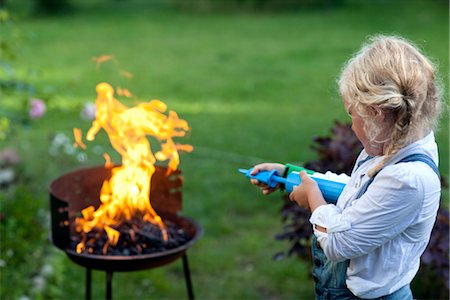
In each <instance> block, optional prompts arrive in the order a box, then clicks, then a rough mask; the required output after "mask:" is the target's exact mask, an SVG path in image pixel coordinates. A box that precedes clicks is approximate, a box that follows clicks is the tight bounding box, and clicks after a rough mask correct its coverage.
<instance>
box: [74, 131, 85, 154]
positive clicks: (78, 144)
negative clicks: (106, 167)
mask: <svg viewBox="0 0 450 300" xmlns="http://www.w3.org/2000/svg"><path fill="white" fill-rule="evenodd" d="M73 136H74V137H75V143H74V144H73V147H74V148H77V147H80V148H81V149H86V145H85V144H84V143H83V135H82V133H81V129H79V128H74V129H73Z"/></svg>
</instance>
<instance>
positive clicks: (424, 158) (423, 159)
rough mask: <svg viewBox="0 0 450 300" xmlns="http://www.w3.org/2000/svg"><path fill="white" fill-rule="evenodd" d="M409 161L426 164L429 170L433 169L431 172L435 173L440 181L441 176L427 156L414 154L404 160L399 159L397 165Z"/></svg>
mask: <svg viewBox="0 0 450 300" xmlns="http://www.w3.org/2000/svg"><path fill="white" fill-rule="evenodd" d="M411 161H420V162H423V163H426V164H427V165H428V166H429V167H430V168H431V169H433V171H434V173H436V175H437V177H439V179H441V174H440V173H439V169H438V167H437V166H436V164H435V163H434V161H433V160H432V159H431V158H430V157H429V156H428V155H425V154H422V153H414V154H411V155H408V156H406V157H405V158H403V159H401V160H400V161H398V162H397V164H398V163H402V162H411Z"/></svg>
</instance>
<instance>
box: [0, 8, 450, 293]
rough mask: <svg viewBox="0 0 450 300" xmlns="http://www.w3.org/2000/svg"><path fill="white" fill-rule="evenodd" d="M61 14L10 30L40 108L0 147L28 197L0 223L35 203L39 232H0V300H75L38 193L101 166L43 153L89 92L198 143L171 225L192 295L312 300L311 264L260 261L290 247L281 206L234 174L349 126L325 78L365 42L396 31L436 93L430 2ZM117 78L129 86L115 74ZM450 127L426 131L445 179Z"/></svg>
mask: <svg viewBox="0 0 450 300" xmlns="http://www.w3.org/2000/svg"><path fill="white" fill-rule="evenodd" d="M11 2H13V1H11ZM73 2H74V3H77V4H76V7H77V10H76V11H75V12H74V13H73V14H69V15H63V16H59V17H58V16H56V17H30V16H28V15H22V14H19V17H18V19H17V20H16V28H17V29H19V30H20V32H21V34H22V38H21V39H20V41H19V45H20V46H19V47H18V48H17V49H18V53H17V60H15V61H13V63H12V66H13V68H14V70H15V71H16V73H17V77H18V78H20V79H22V80H26V81H27V82H29V83H31V84H32V85H33V86H34V87H35V88H36V92H35V93H34V96H35V97H37V98H44V99H45V100H47V101H48V105H49V107H48V108H49V110H48V112H47V114H46V115H45V117H44V118H43V119H40V120H37V121H35V122H32V123H31V124H28V125H26V126H21V127H20V128H19V129H18V130H17V131H16V132H15V134H14V136H13V137H11V138H10V139H9V140H6V141H3V142H1V144H0V149H1V147H3V146H16V147H18V149H19V150H20V152H21V153H22V169H21V171H22V174H25V175H26V176H27V180H26V181H25V185H26V188H25V189H26V190H27V192H25V194H26V195H27V196H26V197H25V198H26V200H23V201H17V200H15V198H14V197H12V196H11V195H10V194H9V193H5V197H3V196H2V199H1V200H2V201H3V202H4V203H3V204H2V207H7V208H8V210H7V213H6V214H5V215H4V216H3V217H2V220H3V222H7V223H8V222H9V223H8V224H9V225H8V226H11V227H7V228H15V227H14V226H12V225H11V224H16V225H17V226H19V227H20V226H25V225H21V224H23V223H22V222H25V221H23V219H22V217H21V209H20V208H17V207H15V205H19V203H20V205H25V206H26V205H27V204H26V203H27V201H35V202H37V203H38V205H35V206H36V207H34V206H33V207H27V209H26V210H25V212H27V213H28V214H32V213H33V212H36V219H35V220H31V221H30V222H28V223H25V224H33V222H37V223H38V224H39V226H41V228H42V229H41V231H39V232H38V233H36V234H35V235H34V236H33V235H32V236H31V237H30V234H28V233H27V230H28V229H27V228H22V229H21V230H22V231H23V234H21V235H20V236H21V237H23V239H24V240H20V239H19V240H16V241H14V242H12V241H10V240H8V241H6V242H5V240H4V238H6V237H9V235H5V233H4V232H2V233H3V234H2V236H3V237H4V238H2V240H3V242H4V246H2V261H4V262H5V265H4V266H2V267H1V269H0V270H1V273H2V274H1V276H2V287H1V290H2V292H1V298H2V299H3V298H5V299H16V298H19V297H20V296H23V295H26V296H29V297H31V298H37V299H39V298H42V299H46V298H57V299H63V298H64V299H69V298H71V299H73V298H82V297H84V271H83V269H82V268H81V267H78V266H76V265H74V264H73V263H71V262H70V261H69V260H68V259H67V258H66V257H65V256H64V254H63V253H61V252H60V251H57V250H55V249H54V247H52V246H51V244H50V242H48V240H47V236H48V232H47V230H48V215H47V213H46V212H47V209H48V203H47V197H48V196H47V187H48V184H49V183H50V181H51V180H52V179H53V178H56V177H58V176H60V175H62V174H63V173H65V172H68V171H70V170H73V169H74V168H78V167H81V166H90V165H96V164H100V163H102V162H103V159H102V157H101V155H100V154H97V155H95V154H94V153H93V151H92V149H93V148H94V146H95V145H103V147H104V149H107V151H109V152H112V150H110V148H109V146H108V143H107V141H106V139H105V137H104V136H103V135H100V136H99V137H98V139H97V140H95V141H94V142H93V143H90V144H89V145H88V147H89V148H88V150H87V153H88V160H87V161H85V162H83V163H80V162H77V161H76V159H75V158H74V157H73V156H70V155H66V154H59V155H56V156H52V155H50V153H49V148H50V147H51V140H52V138H53V136H54V135H55V134H56V133H64V134H65V135H67V136H69V137H72V134H71V130H72V128H73V127H79V128H81V129H82V130H83V131H84V132H86V130H87V129H88V128H89V127H90V123H89V122H87V121H84V120H82V119H81V118H80V115H79V111H80V108H81V107H82V105H83V104H84V103H87V102H92V101H94V100H95V97H96V95H95V85H96V84H97V83H98V82H100V81H108V82H110V83H112V84H113V85H116V86H119V85H120V86H122V87H127V88H129V89H130V90H131V91H132V92H133V93H134V94H135V95H136V96H137V98H138V99H139V100H150V99H154V98H159V99H161V100H163V101H164V102H166V104H167V105H168V107H169V108H170V109H173V110H175V111H177V112H178V113H179V115H180V116H181V117H182V118H184V119H186V120H187V121H188V122H189V124H190V126H191V128H192V131H191V133H190V134H189V135H188V137H186V138H184V139H183V140H180V142H181V141H182V142H183V143H189V144H192V145H193V146H194V147H195V149H194V151H193V152H192V153H190V154H183V155H182V157H181V160H182V162H181V169H182V170H183V172H184V176H185V182H184V190H183V193H184V194H183V198H184V203H183V206H184V207H183V214H185V215H187V216H190V217H193V218H195V219H196V220H197V221H198V222H199V223H200V224H201V225H202V227H203V228H204V235H203V237H202V239H201V240H200V241H199V242H198V243H197V244H196V245H195V246H194V247H193V248H191V249H190V250H189V252H188V254H189V259H190V265H191V272H192V279H193V284H194V288H195V293H196V296H197V298H199V299H248V298H250V299H261V298H263V299H291V298H305V299H308V298H312V297H313V295H314V287H313V281H312V279H311V278H310V277H309V269H310V265H309V264H308V263H304V262H302V261H300V260H297V259H295V258H287V259H284V260H281V261H274V260H273V259H272V256H273V255H274V254H275V253H276V252H278V251H280V250H286V249H287V245H286V244H284V243H280V242H277V241H275V239H274V235H275V234H276V233H279V232H281V229H282V223H281V220H280V216H279V209H280V207H281V201H280V198H281V197H280V194H278V193H276V194H275V195H272V196H270V197H262V196H261V195H260V194H259V192H258V190H257V189H255V188H253V187H252V186H250V184H249V183H248V181H247V180H245V179H244V178H243V177H242V176H241V175H240V174H238V173H237V169H238V168H240V167H245V168H247V167H250V166H252V165H253V164H255V163H259V162H263V161H279V162H293V163H299V164H300V163H302V162H305V161H308V160H311V159H315V158H316V157H315V154H314V153H313V152H312V151H311V150H310V145H311V142H312V138H313V137H314V136H316V135H327V134H328V133H329V129H330V127H331V126H332V124H333V122H334V121H335V120H344V121H349V118H348V116H347V115H346V113H345V111H344V109H343V106H342V103H341V100H340V99H339V95H338V93H337V87H336V84H335V82H336V79H337V77H338V76H339V72H340V68H341V66H342V65H343V63H344V62H345V61H346V60H347V59H348V58H349V57H350V56H351V55H352V53H354V52H355V51H356V50H357V49H358V48H359V46H360V45H361V43H362V42H363V41H364V40H365V38H366V37H367V36H368V35H373V34H376V33H386V34H391V33H394V34H400V35H403V36H405V37H407V38H409V39H411V40H413V41H415V42H417V43H418V44H419V45H421V46H422V48H423V49H424V51H425V52H426V53H427V54H428V55H430V56H431V57H432V58H434V59H435V60H436V61H437V62H439V65H440V74H441V76H442V79H443V82H444V83H447V82H448V65H449V64H448V50H449V49H448V46H449V40H448V36H449V30H448V3H444V2H440V1H409V2H407V3H406V2H403V1H367V2H363V3H365V4H355V3H353V1H350V3H349V4H347V5H344V6H342V7H340V8H336V9H326V10H304V11H293V12H284V13H268V12H265V13H239V12H235V13H217V12H216V13H195V12H179V11H173V10H170V9H168V8H165V6H158V5H155V4H147V1H143V0H141V1H137V0H128V1H106V0H98V1H87V0H85V1H73ZM20 3H21V2H20V1H19V2H18V3H17V2H16V3H14V4H11V5H13V9H14V10H13V11H18V13H23V9H22V7H21V6H20ZM23 3H25V2H22V4H23ZM392 3H395V4H392ZM14 5H15V6H14ZM102 54H113V55H114V56H115V57H116V59H117V61H118V64H114V63H111V62H108V63H105V64H104V65H103V66H102V68H101V69H100V70H97V69H96V68H95V64H94V63H93V61H92V60H91V58H92V57H97V56H99V55H102ZM120 70H127V71H129V72H131V73H132V74H134V77H133V78H132V79H127V78H125V77H121V76H119V75H118V72H119V71H120ZM445 88H446V93H445V95H447V91H448V87H445ZM26 99H28V94H27V93H23V92H22V93H11V92H5V93H2V95H1V98H0V115H1V113H2V111H5V112H9V113H11V112H13V113H14V112H17V111H18V110H19V104H20V103H22V101H24V100H26ZM124 102H125V103H127V104H130V105H132V104H135V103H137V101H136V100H135V99H134V100H133V99H132V100H125V101H124ZM446 102H448V99H447V98H446ZM16 125H18V124H16ZM448 125H449V124H448V115H445V116H444V117H443V119H442V122H441V130H439V131H438V132H437V139H438V144H439V147H440V160H441V162H440V170H441V172H442V173H443V174H444V175H445V176H446V177H447V178H448V174H449V172H448V165H449V160H448V153H449V132H448ZM113 157H114V158H115V160H116V162H118V158H117V156H114V155H113ZM27 197H28V198H27ZM447 198H448V194H447ZM15 201H16V202H17V204H14V203H15ZM5 220H6V221H5ZM11 222H12V223H11ZM3 228H4V229H7V228H5V227H3ZM28 239H34V244H33V247H37V248H38V250H37V249H35V248H33V249H32V250H30V252H26V251H25V252H24V250H20V251H19V249H15V247H17V248H21V247H25V248H26V247H27V240H28ZM36 245H37V246H36ZM8 250H11V251H8ZM11 253H12V254H11ZM28 253H29V256H28ZM22 255H23V256H22ZM15 256H16V257H15ZM17 256H19V257H17ZM14 257H15V259H13V258H14ZM43 266H50V267H51V269H52V272H48V273H49V274H48V275H46V276H44V278H45V279H46V284H45V286H44V287H43V288H42V289H39V288H37V287H36V276H40V275H39V274H42V267H43ZM45 274H47V273H45ZM13 279H14V280H15V281H12V280H13ZM13 287H17V288H13ZM30 287H31V288H30ZM93 296H94V297H95V298H102V297H104V274H102V273H101V272H95V273H94V286H93ZM183 297H186V290H185V286H184V282H183V273H182V266H181V261H179V262H176V263H174V264H171V265H169V266H166V267H163V268H159V269H155V270H149V271H142V272H134V273H117V274H115V275H114V298H115V299H129V298H135V299H137V298H141V299H146V298H167V299H179V298H183Z"/></svg>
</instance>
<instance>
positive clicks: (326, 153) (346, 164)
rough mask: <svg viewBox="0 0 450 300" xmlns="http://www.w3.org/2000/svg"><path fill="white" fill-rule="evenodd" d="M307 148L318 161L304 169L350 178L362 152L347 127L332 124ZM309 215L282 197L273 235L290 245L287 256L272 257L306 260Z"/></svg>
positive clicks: (337, 123) (349, 128) (348, 125)
mask: <svg viewBox="0 0 450 300" xmlns="http://www.w3.org/2000/svg"><path fill="white" fill-rule="evenodd" d="M313 141H314V143H313V145H312V146H311V148H312V149H313V150H314V151H316V152H317V154H318V157H319V159H318V160H315V161H310V162H307V163H306V164H305V165H304V167H306V168H308V169H311V170H315V171H318V172H326V171H332V172H335V173H345V174H347V175H350V173H351V171H352V167H353V164H354V163H355V161H356V158H357V156H358V154H359V152H361V150H362V145H361V143H360V142H359V140H358V139H357V138H356V136H355V135H354V133H353V131H352V129H351V124H348V123H342V122H337V121H336V122H335V124H334V126H333V127H332V128H331V135H330V136H328V137H320V136H318V137H315V138H314V139H313ZM309 217H310V212H309V211H308V210H306V209H304V208H301V207H300V206H298V205H297V204H296V203H295V202H292V201H290V200H289V199H288V197H287V196H284V197H283V206H282V208H281V219H282V222H283V223H284V226H283V232H282V233H280V234H278V235H276V237H275V238H276V239H277V240H280V241H284V240H287V241H288V242H289V244H290V246H289V250H288V251H287V253H285V252H279V253H277V254H276V255H275V258H282V257H283V256H284V255H285V254H287V255H288V256H291V255H296V256H297V257H299V258H301V259H305V260H308V261H310V258H311V235H312V229H311V225H310V223H309V221H308V220H309Z"/></svg>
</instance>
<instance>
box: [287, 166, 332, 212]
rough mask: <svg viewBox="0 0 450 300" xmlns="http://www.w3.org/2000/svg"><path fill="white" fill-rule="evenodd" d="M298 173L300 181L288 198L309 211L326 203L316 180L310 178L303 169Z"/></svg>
mask: <svg viewBox="0 0 450 300" xmlns="http://www.w3.org/2000/svg"><path fill="white" fill-rule="evenodd" d="M299 175H300V179H301V182H302V183H301V184H300V185H299V186H296V187H295V188H294V190H293V191H292V193H290V194H289V199H290V200H291V201H295V202H297V204H298V205H299V206H301V207H303V208H306V209H309V210H310V211H311V212H313V211H314V210H315V209H316V208H317V207H318V206H320V205H324V204H326V202H325V200H324V199H323V196H322V192H321V191H320V189H319V186H318V185H317V182H316V181H314V180H313V179H311V178H310V177H309V176H308V174H306V172H305V171H301V172H300V174H299Z"/></svg>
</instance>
